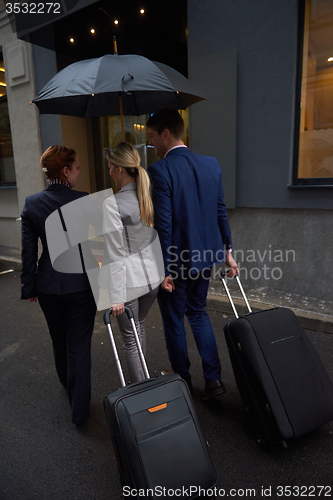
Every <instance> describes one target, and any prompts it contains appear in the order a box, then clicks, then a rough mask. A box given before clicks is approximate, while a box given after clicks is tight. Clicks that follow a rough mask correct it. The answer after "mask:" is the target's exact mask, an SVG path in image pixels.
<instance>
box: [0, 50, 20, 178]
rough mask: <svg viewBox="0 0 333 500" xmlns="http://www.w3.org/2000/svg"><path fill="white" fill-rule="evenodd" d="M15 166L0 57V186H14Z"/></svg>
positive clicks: (3, 71) (3, 70) (0, 59)
mask: <svg viewBox="0 0 333 500" xmlns="http://www.w3.org/2000/svg"><path fill="white" fill-rule="evenodd" d="M15 185H16V177H15V166H14V155H13V145H12V135H11V131H10V122H9V113H8V104H7V89H6V79H5V68H4V64H3V60H2V57H1V58H0V187H1V186H15Z"/></svg>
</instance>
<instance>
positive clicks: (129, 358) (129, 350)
mask: <svg viewBox="0 0 333 500" xmlns="http://www.w3.org/2000/svg"><path fill="white" fill-rule="evenodd" d="M158 291H159V287H157V288H154V289H153V290H152V291H151V292H149V293H146V294H145V295H142V296H141V297H139V298H138V299H134V300H130V301H129V302H126V304H125V306H128V307H130V308H131V309H132V311H133V315H134V321H135V325H136V329H137V331H138V335H139V339H140V342H141V347H142V351H143V353H144V354H145V353H146V331H145V319H146V317H147V314H148V312H149V309H150V308H151V306H152V305H153V303H154V300H155V299H156V297H157V294H158ZM117 321H118V325H119V330H120V332H121V335H122V337H123V345H124V350H125V360H126V365H127V371H128V376H129V380H130V382H131V383H134V382H139V381H140V380H143V379H145V378H146V377H145V375H144V373H143V369H142V366H141V361H140V358H139V353H138V349H137V346H136V343H135V338H134V334H133V331H132V326H131V322H130V321H129V319H128V318H127V315H126V314H122V315H121V316H117Z"/></svg>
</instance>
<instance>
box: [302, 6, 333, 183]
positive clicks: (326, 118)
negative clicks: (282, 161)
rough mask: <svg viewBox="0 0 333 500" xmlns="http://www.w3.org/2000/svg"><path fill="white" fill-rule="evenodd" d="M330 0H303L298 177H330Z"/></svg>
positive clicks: (332, 62)
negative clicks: (303, 19)
mask: <svg viewBox="0 0 333 500" xmlns="http://www.w3.org/2000/svg"><path fill="white" fill-rule="evenodd" d="M332 57H333V2H332V1H331V0H306V1H305V21H304V41H303V71H302V97H301V120H300V141H299V163H298V178H329V177H333V59H331V58H332Z"/></svg>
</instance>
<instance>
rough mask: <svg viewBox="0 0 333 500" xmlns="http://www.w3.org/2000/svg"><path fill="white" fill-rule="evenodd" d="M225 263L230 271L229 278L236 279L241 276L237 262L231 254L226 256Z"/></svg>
mask: <svg viewBox="0 0 333 500" xmlns="http://www.w3.org/2000/svg"><path fill="white" fill-rule="evenodd" d="M225 263H226V265H227V266H228V267H229V271H228V272H227V277H228V278H234V277H235V276H238V275H239V269H238V265H237V262H236V261H235V259H234V258H233V256H232V255H231V253H227V254H226V257H225Z"/></svg>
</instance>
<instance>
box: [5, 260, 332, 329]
mask: <svg viewBox="0 0 333 500" xmlns="http://www.w3.org/2000/svg"><path fill="white" fill-rule="evenodd" d="M21 267H22V262H21V259H18V258H15V257H13V256H8V257H7V256H4V255H2V256H0V272H1V271H5V270H9V269H13V270H14V271H18V272H21ZM233 300H234V303H235V305H236V306H237V310H238V314H239V315H240V316H244V315H245V314H247V312H248V310H247V308H246V306H245V305H244V302H242V300H240V299H237V298H234V297H233ZM274 307H284V306H281V305H278V304H273V303H262V302H259V301H257V302H255V303H253V301H251V308H252V310H253V312H255V311H263V310H265V309H272V308H274ZM290 309H291V310H292V311H294V313H295V314H296V316H297V317H298V319H299V321H300V323H301V325H302V326H303V328H305V329H306V330H314V331H320V332H323V333H333V316H329V315H326V314H320V313H317V312H314V311H305V310H301V309H297V308H293V307H290ZM207 310H211V311H218V312H221V313H223V314H226V315H228V316H230V315H231V316H233V311H232V309H231V306H230V303H229V300H228V298H227V297H223V296H222V295H212V294H208V296H207Z"/></svg>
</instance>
